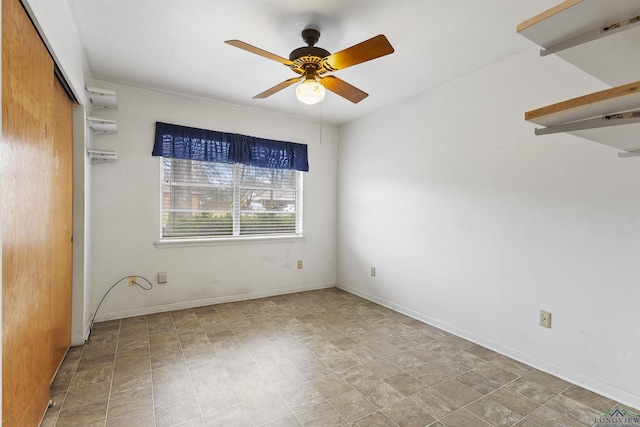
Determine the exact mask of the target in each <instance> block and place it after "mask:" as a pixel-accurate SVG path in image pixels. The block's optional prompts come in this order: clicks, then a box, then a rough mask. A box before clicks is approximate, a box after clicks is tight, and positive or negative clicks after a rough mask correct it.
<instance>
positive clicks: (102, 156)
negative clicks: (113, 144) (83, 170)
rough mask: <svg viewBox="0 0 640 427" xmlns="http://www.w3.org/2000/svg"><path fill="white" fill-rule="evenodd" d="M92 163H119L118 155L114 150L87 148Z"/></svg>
mask: <svg viewBox="0 0 640 427" xmlns="http://www.w3.org/2000/svg"><path fill="white" fill-rule="evenodd" d="M87 154H88V155H89V159H91V163H110V162H116V161H118V153H117V152H115V151H112V150H96V149H91V148H87Z"/></svg>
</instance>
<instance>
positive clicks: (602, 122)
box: [534, 110, 640, 135]
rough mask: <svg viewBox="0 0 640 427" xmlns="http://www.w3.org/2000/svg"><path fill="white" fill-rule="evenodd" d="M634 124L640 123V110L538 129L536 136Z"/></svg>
mask: <svg viewBox="0 0 640 427" xmlns="http://www.w3.org/2000/svg"><path fill="white" fill-rule="evenodd" d="M633 123H640V110H638V111H628V112H626V113H616V114H607V115H604V116H602V117H596V118H593V119H587V120H578V121H575V122H569V123H562V124H559V125H553V126H547V127H545V128H536V129H535V131H534V132H535V134H536V135H549V134H553V133H562V132H574V131H577V130H585V129H597V128H604V127H609V126H620V125H630V124H633Z"/></svg>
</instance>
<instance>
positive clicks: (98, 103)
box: [86, 86, 118, 108]
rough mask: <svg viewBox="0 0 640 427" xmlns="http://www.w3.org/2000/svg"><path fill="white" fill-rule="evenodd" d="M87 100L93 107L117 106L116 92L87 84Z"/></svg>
mask: <svg viewBox="0 0 640 427" xmlns="http://www.w3.org/2000/svg"><path fill="white" fill-rule="evenodd" d="M86 89H87V94H88V95H89V101H91V104H92V105H93V107H95V108H118V98H117V96H116V93H115V92H114V91H112V90H109V89H100V88H97V87H92V86H87V88H86Z"/></svg>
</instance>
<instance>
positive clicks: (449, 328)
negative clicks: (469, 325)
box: [336, 283, 640, 408]
mask: <svg viewBox="0 0 640 427" xmlns="http://www.w3.org/2000/svg"><path fill="white" fill-rule="evenodd" d="M336 287H337V288H338V289H342V290H343V291H346V292H349V293H351V294H354V295H357V296H359V297H361V298H364V299H366V300H369V301H372V302H375V303H376V304H380V305H382V306H384V307H387V308H389V309H391V310H394V311H397V312H398V313H402V314H404V315H406V316H409V317H411V318H414V319H416V320H419V321H421V322H424V323H426V324H428V325H431V326H435V327H436V328H439V329H442V330H444V331H445V332H448V333H450V334H453V335H456V336H458V337H461V338H464V339H466V340H469V341H471V342H473V343H476V344H478V345H481V346H483V347H486V348H488V349H490V350H493V351H495V352H496V353H500V354H502V355H505V356H507V357H510V358H512V359H514V360H517V361H518V362H521V363H524V364H527V365H529V366H531V367H533V368H535V369H538V370H540V371H542V372H546V373H548V374H550V375H554V376H556V377H558V378H560V379H562V380H564V381H567V382H569V383H571V384H574V385H577V386H580V387H582V388H585V389H587V390H590V391H592V392H594V393H597V394H599V395H602V396H604V397H607V398H609V399H612V400H615V401H617V402H620V403H622V404H623V405H627V406H630V407H632V408H640V396H638V395H636V394H633V393H629V392H628V391H625V390H621V389H619V388H616V387H613V386H611V385H609V384H605V383H602V382H601V381H598V380H596V379H594V378H591V377H588V376H585V375H583V374H580V373H579V372H574V371H571V370H569V369H566V368H564V367H562V366H558V365H555V364H553V363H549V362H548V361H545V360H542V359H538V358H536V357H533V356H531V355H528V354H525V353H522V352H520V351H518V350H516V349H514V348H511V347H508V346H504V345H502V344H500V343H497V342H494V341H491V340H487V339H485V338H483V337H481V336H479V335H476V334H474V333H471V332H469V331H466V330H463V329H460V328H457V327H455V326H453V325H450V324H448V323H445V322H442V321H440V320H438V319H434V318H432V317H429V316H426V315H425V314H424V313H420V312H417V311H414V310H411V309H409V308H407V307H404V306H401V305H398V304H396V303H394V302H392V301H388V300H386V299H384V298H380V297H378V296H376V295H373V294H370V293H368V292H365V291H362V290H360V289H356V288H353V287H351V286H349V285H345V284H343V283H342V284H340V283H339V284H336Z"/></svg>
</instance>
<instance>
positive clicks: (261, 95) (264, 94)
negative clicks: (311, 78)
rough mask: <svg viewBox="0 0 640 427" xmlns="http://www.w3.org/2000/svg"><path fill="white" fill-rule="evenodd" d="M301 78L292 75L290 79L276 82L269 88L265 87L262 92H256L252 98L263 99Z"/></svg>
mask: <svg viewBox="0 0 640 427" xmlns="http://www.w3.org/2000/svg"><path fill="white" fill-rule="evenodd" d="M302 79H303V77H294V78H292V79H289V80H285V81H283V82H282V83H278V84H277V85H275V86H274V87H272V88H271V89H267V90H265V91H264V92H262V93H259V94H257V95H256V96H254V97H253V99H263V98H266V97H269V96H271V95H273V94H274V93H276V92H280V91H281V90H282V89H286V88H288V87H289V86H291V85H292V84H294V83H296V82H299V81H300V80H302Z"/></svg>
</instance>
